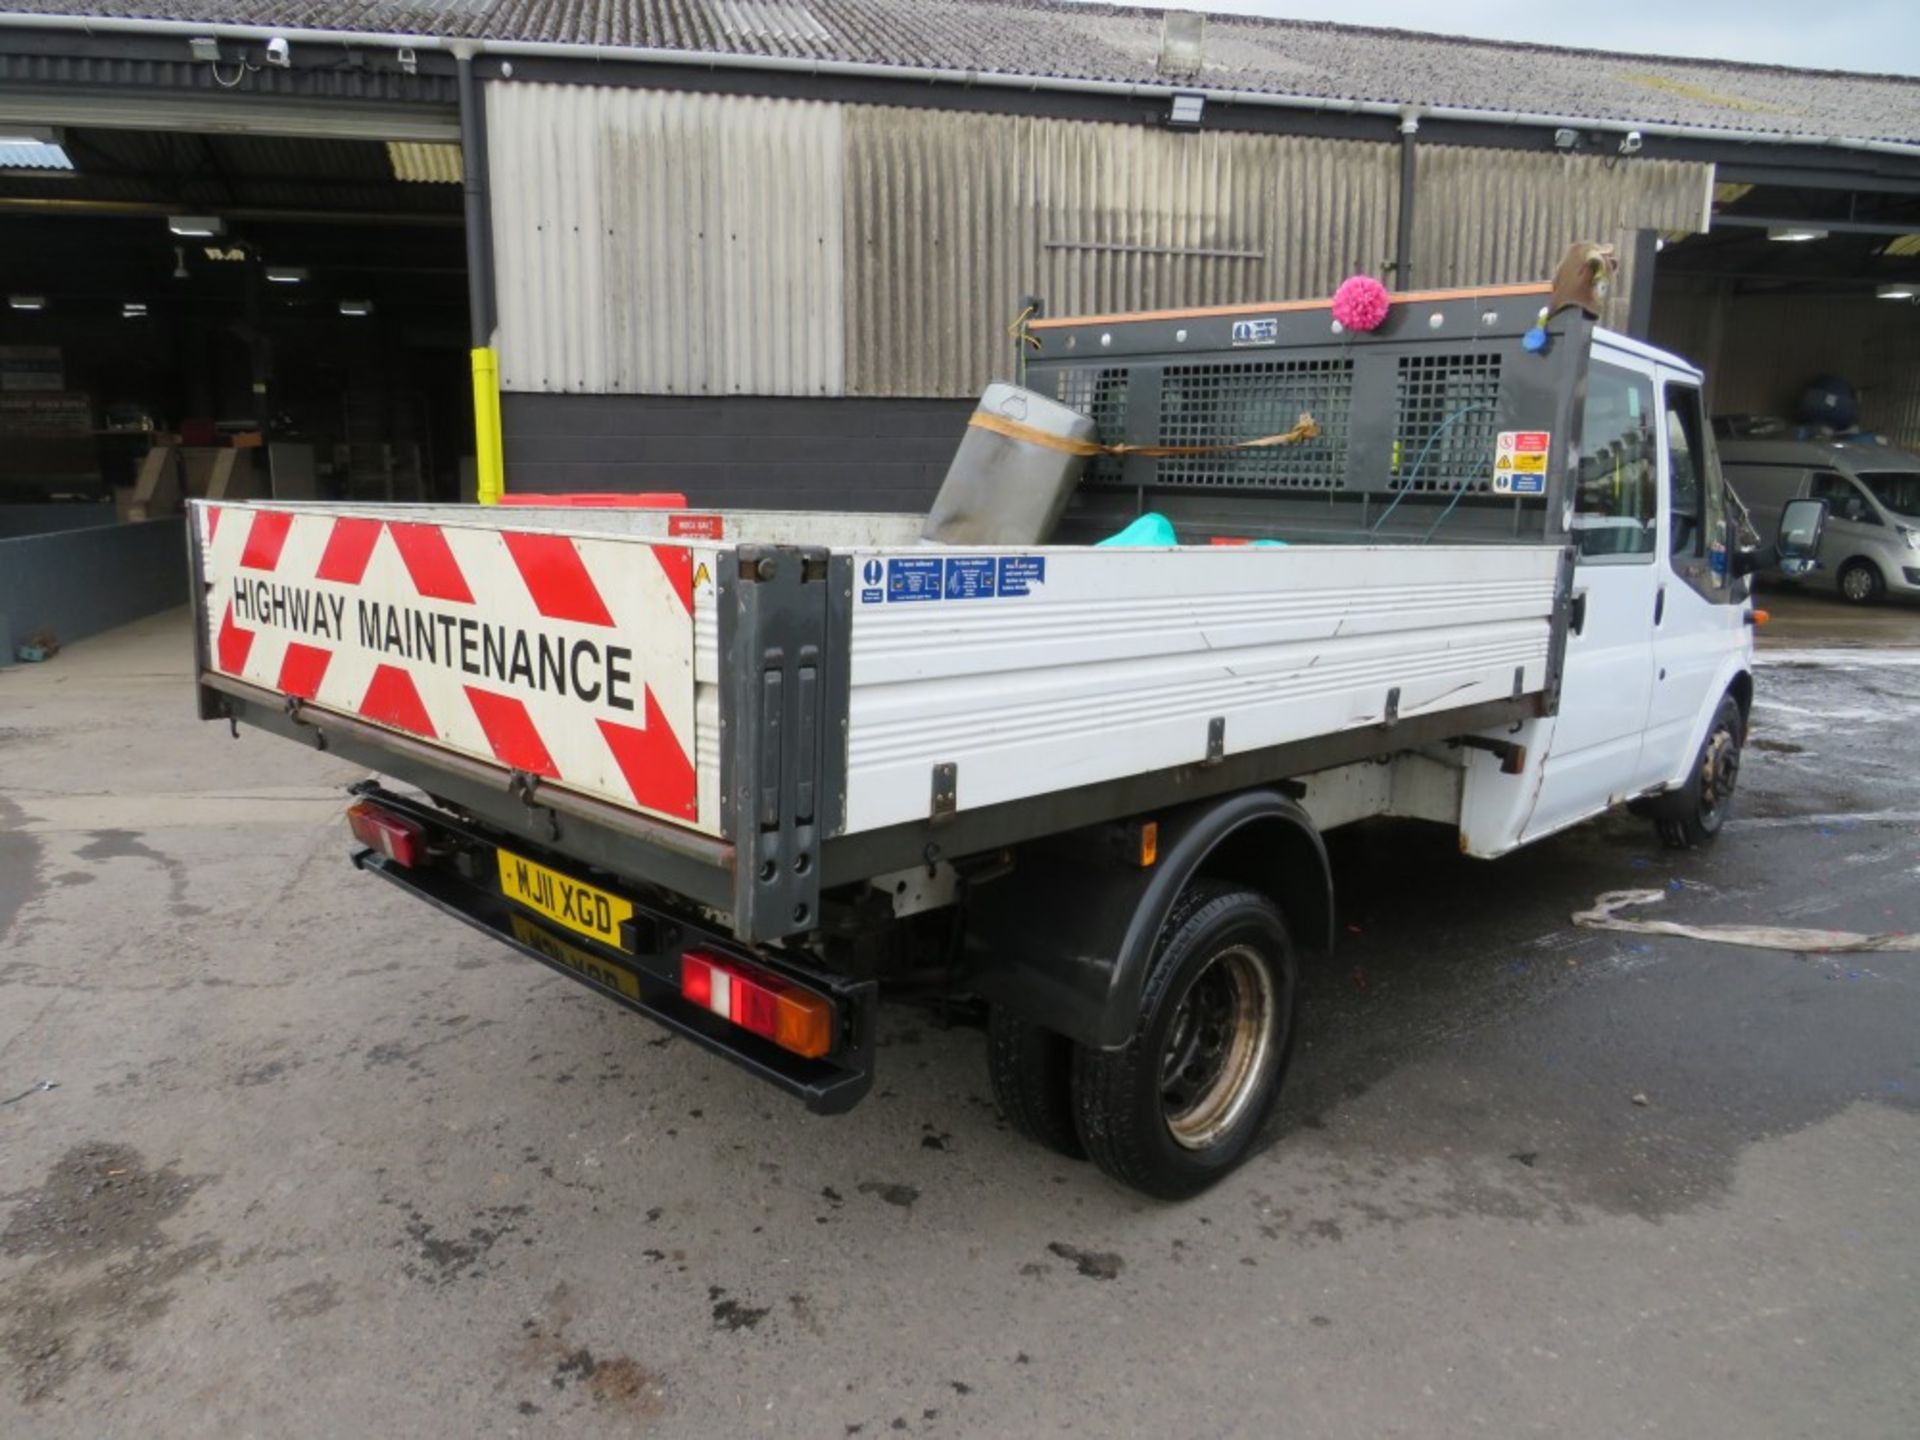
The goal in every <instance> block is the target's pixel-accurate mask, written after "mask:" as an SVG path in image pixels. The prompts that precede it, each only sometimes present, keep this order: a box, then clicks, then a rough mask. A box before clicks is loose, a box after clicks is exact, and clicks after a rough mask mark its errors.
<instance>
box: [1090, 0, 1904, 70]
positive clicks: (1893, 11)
mask: <svg viewBox="0 0 1920 1440" xmlns="http://www.w3.org/2000/svg"><path fill="white" fill-rule="evenodd" d="M1112 3H1118V4H1123V5H1130V4H1136V3H1139V0H1112ZM1149 8H1153V9H1163V8H1177V9H1185V10H1208V11H1212V12H1213V13H1215V14H1224V13H1229V12H1231V13H1235V14H1241V15H1275V16H1281V17H1284V18H1286V19H1290V20H1331V21H1336V22H1340V23H1343V24H1348V25H1385V26H1391V27H1393V28H1395V29H1400V30H1431V31H1438V32H1440V33H1443V34H1452V35H1471V36H1474V37H1476V38H1480V39H1488V40H1531V41H1535V42H1537V43H1541V44H1557V45H1575V46H1580V47H1582V48H1585V49H1594V50H1621V51H1627V52H1630V53H1635V54H1645V55H1684V56H1692V57H1700V58H1707V59H1714V60H1752V61H1755V62H1758V63H1760V64H1763V65H1794V66H1800V67H1804V68H1808V69H1816V70H1870V71H1875V72H1878V73H1880V74H1897V75H1920V0H1821V3H1818V4H1815V3H1812V0H1601V3H1598V4H1584V5H1576V4H1569V3H1566V0H1560V3H1556V4H1552V5H1548V4H1543V3H1541V0H1428V3H1426V4H1422V5H1412V4H1407V3H1405V0H1402V3H1399V4H1396V3H1394V0H1205V3H1200V0H1194V3H1186V0H1165V3H1163V0H1154V3H1153V4H1152V5H1151V6H1150V7H1149Z"/></svg>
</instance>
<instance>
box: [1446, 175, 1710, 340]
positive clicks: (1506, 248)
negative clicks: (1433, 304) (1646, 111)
mask: <svg viewBox="0 0 1920 1440" xmlns="http://www.w3.org/2000/svg"><path fill="white" fill-rule="evenodd" d="M1418 164H1419V171H1418V177H1419V178H1418V190H1417V192H1416V195H1415V200H1414V233H1413V280H1414V284H1415V286H1416V287H1418V288H1421V289H1428V288H1432V287H1452V286H1466V285H1506V284H1517V283H1520V282H1522V281H1527V280H1539V279H1541V278H1543V277H1545V276H1549V275H1551V274H1553V272H1554V269H1555V267H1556V266H1557V265H1558V264H1559V263H1560V258H1561V257H1562V256H1563V255H1564V254H1566V250H1567V245H1568V244H1569V243H1570V242H1571V241H1574V240H1597V241H1600V242H1602V243H1605V244H1611V245H1612V246H1613V247H1614V249H1615V252H1616V253H1617V254H1618V256H1619V257H1620V278H1619V282H1618V284H1617V285H1616V286H1615V288H1614V294H1613V298H1612V300H1611V301H1610V302H1609V304H1608V309H1607V314H1605V315H1603V316H1602V317H1601V319H1602V321H1603V322H1604V323H1606V324H1608V325H1612V326H1614V327H1615V328H1616V329H1623V328H1625V325H1626V320H1627V309H1628V303H1629V300H1630V297H1631V296H1632V294H1633V287H1634V285H1635V284H1637V283H1639V281H1640V278H1641V277H1637V276H1635V275H1634V274H1633V258H1634V257H1633V251H1634V245H1633V241H1634V235H1635V232H1637V231H1640V230H1684V231H1695V230H1699V229H1701V228H1702V226H1703V225H1704V223H1705V218H1706V214H1707V206H1708V204H1709V202H1710V200H1711V198H1712V193H1713V167H1712V166H1711V165H1703V164H1694V163H1692V162H1690V161H1684V160H1608V159H1600V158H1597V157H1593V156H1584V155H1538V154H1526V153H1522V152H1519V151H1509V150H1480V149H1466V148H1454V147H1447V146H1422V147H1421V148H1420V151H1419V161H1418Z"/></svg>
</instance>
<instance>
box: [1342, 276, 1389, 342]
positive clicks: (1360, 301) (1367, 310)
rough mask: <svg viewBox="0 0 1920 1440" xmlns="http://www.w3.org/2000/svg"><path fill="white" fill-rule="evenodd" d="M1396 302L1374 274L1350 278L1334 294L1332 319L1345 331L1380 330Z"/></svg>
mask: <svg viewBox="0 0 1920 1440" xmlns="http://www.w3.org/2000/svg"><path fill="white" fill-rule="evenodd" d="M1392 304H1393V301H1392V300H1391V299H1390V298H1389V297H1388V295H1387V287H1386V286H1384V285H1382V284H1381V283H1380V282H1379V281H1378V280H1376V279H1374V278H1373V277H1372V276H1371V275H1350V276H1348V277H1347V278H1346V279H1345V280H1343V281H1341V282H1340V288H1339V289H1338V290H1336V291H1334V292H1333V318H1334V319H1336V320H1338V321H1339V322H1340V325H1341V328H1342V329H1346V330H1360V331H1367V330H1377V329H1379V328H1380V322H1381V321H1383V320H1385V319H1386V318H1387V310H1388V308H1389V307H1390V306H1391V305H1392Z"/></svg>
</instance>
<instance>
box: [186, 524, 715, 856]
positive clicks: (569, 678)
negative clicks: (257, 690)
mask: <svg viewBox="0 0 1920 1440" xmlns="http://www.w3.org/2000/svg"><path fill="white" fill-rule="evenodd" d="M195 508H196V511H197V514H198V517H199V524H200V527H201V532H200V533H201V543H202V555H203V565H204V578H205V580H206V582H207V585H208V592H207V601H206V604H207V608H206V619H207V625H208V629H209V635H208V653H209V654H210V655H211V656H212V661H213V667H214V668H215V669H216V670H218V671H219V672H220V673H222V674H224V675H230V676H232V677H234V678H235V679H238V680H245V681H247V682H248V683H250V684H254V685H259V686H262V687H264V688H266V689H270V690H275V691H278V692H280V693H281V694H285V695H293V696H298V697H299V698H301V699H302V700H305V701H308V702H311V703H312V704H314V705H318V706H322V707H324V708H326V709H329V710H336V711H339V712H341V713H342V714H346V715H353V716H358V717H359V718H361V719H363V720H368V721H371V722H372V723H374V724H376V725H381V726H385V727H386V728H388V729H391V730H398V731H401V732H404V733H406V734H409V735H414V736H417V737H419V738H421V739H423V740H427V741H430V742H432V743H434V744H438V745H443V746H445V747H447V748H448V749H450V750H457V751H461V752H463V753H465V754H467V755H471V756H473V757H476V758H478V759H481V760H488V761H492V762H495V763H497V764H500V765H503V766H506V767H509V768H511V769H515V770H525V771H529V772H531V773H533V774H535V775H539V776H542V777H543V778H545V779H547V780H549V781H552V782H553V783H555V784H559V785H564V786H566V787H567V788H569V789H572V790H578V791H581V792H583V793H586V794H589V795H594V796H598V797H600V798H602V799H605V800H610V801H612V802H614V803H615V804H619V805H625V806H628V807H630V808H639V809H643V810H648V811H652V812H653V813H655V814H658V815H660V816H662V817H664V818H666V819H670V820H673V821H676V822H678V823H680V824H683V825H687V824H691V825H696V826H700V828H703V829H711V828H712V825H711V824H708V825H701V824H700V822H701V816H700V813H699V811H700V802H699V789H700V787H699V784H698V778H697V776H696V774H695V771H694V759H693V756H694V674H693V651H694V624H693V607H694V595H693V570H694V565H693V554H692V551H691V550H690V549H688V547H686V546H685V545H677V544H662V543H655V542H650V541H647V540H641V539H635V538H629V537H619V536H569V535H557V534H552V533H547V532H534V531H516V530H503V529H498V528H494V527H492V526H486V525H473V526H466V525H459V524H437V523H432V524H430V523H416V522H410V521H403V520H399V519H392V518H384V517H376V516H372V515H353V514H336V513H334V512H332V511H322V510H311V511H310V510H305V509H298V510H276V509H273V508H271V507H267V506H256V505H221V506H216V505H201V506H197V507H195Z"/></svg>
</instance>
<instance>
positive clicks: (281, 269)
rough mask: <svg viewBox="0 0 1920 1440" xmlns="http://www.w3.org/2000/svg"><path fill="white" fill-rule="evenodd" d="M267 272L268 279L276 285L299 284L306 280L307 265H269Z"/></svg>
mask: <svg viewBox="0 0 1920 1440" xmlns="http://www.w3.org/2000/svg"><path fill="white" fill-rule="evenodd" d="M265 273H266V277H267V279H268V280H269V281H271V282H272V283H273V284H275V285H299V284H303V283H304V282H305V281H306V278H307V267H306V266H304V265H269V266H267V268H266V272H265Z"/></svg>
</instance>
